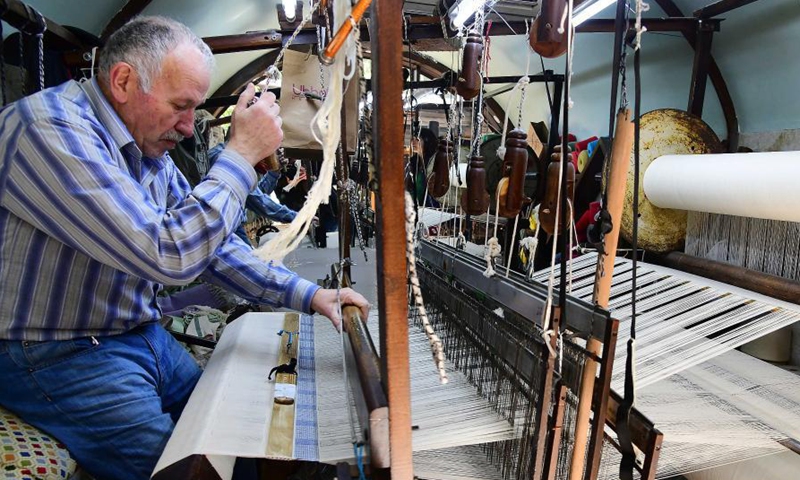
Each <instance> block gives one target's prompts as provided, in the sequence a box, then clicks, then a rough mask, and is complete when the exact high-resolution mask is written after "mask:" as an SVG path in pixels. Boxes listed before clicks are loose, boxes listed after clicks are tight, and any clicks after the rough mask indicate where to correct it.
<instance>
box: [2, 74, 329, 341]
mask: <svg viewBox="0 0 800 480" xmlns="http://www.w3.org/2000/svg"><path fill="white" fill-rule="evenodd" d="M255 181H256V175H255V172H254V170H253V168H252V167H251V166H250V165H249V164H248V163H247V162H246V161H245V159H244V158H242V157H241V156H240V155H238V154H237V153H236V152H234V151H232V150H230V149H228V150H225V151H224V152H223V153H222V154H221V155H220V157H219V159H218V160H217V162H216V163H215V165H214V167H213V168H212V169H211V170H210V171H209V172H208V175H207V176H206V178H205V179H204V181H203V182H202V183H201V184H200V185H198V186H197V187H196V188H195V189H194V190H191V188H190V186H189V184H188V182H187V181H186V179H185V178H184V177H183V175H182V174H181V173H180V172H179V171H178V169H177V168H176V167H175V165H174V164H173V163H172V161H171V159H170V158H169V156H168V155H164V156H163V157H161V158H155V159H154V158H147V157H144V156H142V152H141V151H140V150H139V148H138V147H137V146H136V144H135V143H134V140H133V137H132V136H131V134H130V132H128V130H127V129H126V127H125V125H124V124H123V123H122V121H121V120H120V118H119V117H118V116H117V114H116V112H115V111H114V109H113V108H112V107H111V105H110V104H109V103H108V101H107V100H106V99H105V97H104V96H103V94H102V92H101V91H100V88H99V87H98V85H97V83H96V81H94V80H92V81H89V82H85V83H77V82H72V81H71V82H67V83H64V84H62V85H60V86H58V87H54V88H50V89H47V90H44V91H42V92H39V93H37V94H35V95H31V96H29V97H26V98H24V99H22V100H19V101H17V102H15V103H13V104H11V105H9V106H8V107H6V108H5V109H3V110H2V111H1V112H0V339H10V340H64V339H70V338H76V337H85V336H89V335H95V336H103V335H112V334H118V333H122V332H125V331H128V330H130V329H131V328H133V327H135V326H137V325H140V324H142V323H147V322H154V321H158V320H159V319H160V318H161V311H160V310H159V307H158V304H157V302H156V295H157V294H158V292H159V290H161V289H162V287H163V285H165V284H166V285H181V284H186V283H189V282H191V281H193V280H194V279H196V278H198V277H201V278H203V279H204V280H206V281H208V282H210V283H213V284H215V285H218V286H220V287H223V288H225V289H227V290H229V291H231V292H233V293H235V294H237V295H239V296H241V297H243V298H245V299H248V300H250V301H253V302H262V303H267V304H271V305H275V306H285V307H288V308H293V309H297V310H301V311H304V312H308V311H310V308H311V298H312V297H313V295H314V293H315V292H316V290H317V289H318V288H319V287H317V286H316V285H314V284H313V283H311V282H309V281H307V280H304V279H301V278H300V277H298V276H297V275H296V274H294V273H293V272H291V271H289V270H287V269H286V268H284V267H283V266H282V265H268V264H266V263H265V262H263V261H262V260H260V259H258V258H257V257H255V256H254V255H253V254H252V251H251V249H250V247H248V246H246V245H245V244H244V243H243V242H242V241H241V240H239V239H238V238H237V237H236V236H235V235H231V233H232V232H233V231H234V229H235V228H236V226H237V224H238V222H239V219H240V218H241V217H240V216H241V212H242V205H243V204H244V201H245V198H246V197H247V194H248V192H249V191H250V190H251V188H252V187H253V186H254V185H255Z"/></svg>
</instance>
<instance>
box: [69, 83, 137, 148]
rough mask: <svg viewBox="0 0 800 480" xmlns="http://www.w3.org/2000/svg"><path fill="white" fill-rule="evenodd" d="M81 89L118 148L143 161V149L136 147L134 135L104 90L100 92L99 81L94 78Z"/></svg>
mask: <svg viewBox="0 0 800 480" xmlns="http://www.w3.org/2000/svg"><path fill="white" fill-rule="evenodd" d="M81 88H83V91H84V92H85V93H86V95H87V97H88V98H89V103H91V105H92V109H93V110H94V112H95V114H97V117H98V119H99V120H100V123H102V124H103V126H104V127H106V129H108V133H109V134H110V135H111V138H112V139H113V140H114V143H116V144H117V148H119V149H120V150H123V149H124V150H126V151H127V152H128V153H130V154H133V155H134V156H135V157H136V158H138V159H141V158H142V151H141V149H139V147H138V146H137V145H136V142H135V141H134V139H133V135H131V132H129V131H128V128H127V127H126V126H125V124H124V123H122V120H121V119H120V118H119V115H117V112H116V111H115V110H114V108H113V107H112V106H111V104H110V103H108V100H107V99H106V97H105V95H104V94H103V92H102V90H100V85H98V84H97V79H95V78H92V79H91V80H89V81H86V82H83V83H81Z"/></svg>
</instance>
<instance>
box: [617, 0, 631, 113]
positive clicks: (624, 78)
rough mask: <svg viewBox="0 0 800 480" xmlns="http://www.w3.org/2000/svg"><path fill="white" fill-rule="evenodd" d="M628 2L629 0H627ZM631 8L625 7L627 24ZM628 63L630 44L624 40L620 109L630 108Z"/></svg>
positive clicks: (621, 60) (620, 67)
mask: <svg viewBox="0 0 800 480" xmlns="http://www.w3.org/2000/svg"><path fill="white" fill-rule="evenodd" d="M625 1H626V3H627V0H625ZM628 11H629V8H625V22H626V23H625V24H626V25H627V24H628V23H627V22H628V21H629V16H628ZM627 63H628V46H627V45H626V44H625V42H624V41H623V42H622V55H620V57H619V75H620V77H622V85H621V87H620V88H621V90H622V93H621V98H620V109H622V110H626V109H627V108H628V105H629V102H628V79H627V75H626V64H627Z"/></svg>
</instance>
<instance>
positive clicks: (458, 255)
mask: <svg viewBox="0 0 800 480" xmlns="http://www.w3.org/2000/svg"><path fill="white" fill-rule="evenodd" d="M419 259H420V260H422V261H424V262H427V263H429V264H431V265H432V266H433V267H434V268H435V269H436V270H439V271H441V272H443V273H444V274H445V275H447V276H452V277H455V278H456V279H457V280H458V281H459V282H461V283H463V284H464V285H465V286H467V287H469V288H471V289H473V290H476V291H479V292H483V293H485V294H486V295H488V296H490V297H491V298H492V299H494V300H495V301H497V302H498V303H500V304H501V305H503V306H504V307H506V308H508V309H509V310H511V311H513V312H516V313H517V314H519V315H522V316H524V317H526V318H530V319H533V321H535V322H537V325H539V327H541V326H542V325H541V323H540V322H541V318H542V314H543V313H544V309H545V305H546V304H547V288H546V287H544V286H543V285H539V284H535V283H530V282H526V281H525V280H524V279H523V278H522V276H521V275H520V274H519V273H517V272H511V273H510V275H509V277H508V278H501V277H499V276H496V277H492V278H486V277H485V276H484V275H483V271H484V270H485V269H486V266H485V265H481V264H480V263H479V262H478V261H476V260H474V259H473V258H471V257H470V256H469V255H464V254H463V253H462V252H460V251H459V250H456V249H455V248H453V247H450V246H448V245H444V244H442V243H439V244H433V243H431V242H427V241H424V240H423V241H421V242H420V244H419ZM556 292H557V291H556ZM555 295H556V296H557V293H556V294H555ZM564 318H565V320H566V325H564V327H565V328H567V329H569V330H571V331H573V332H575V333H576V334H578V335H583V336H586V335H591V336H593V337H595V338H604V337H605V332H606V329H607V328H608V323H609V321H610V315H609V313H608V311H606V310H603V309H601V308H597V307H595V306H593V305H591V304H590V303H587V302H585V301H582V300H579V299H576V298H571V297H570V298H568V299H567V305H566V312H565V315H564Z"/></svg>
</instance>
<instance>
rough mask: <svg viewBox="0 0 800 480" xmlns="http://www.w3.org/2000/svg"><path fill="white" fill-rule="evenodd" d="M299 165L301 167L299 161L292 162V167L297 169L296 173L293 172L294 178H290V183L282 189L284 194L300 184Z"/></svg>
mask: <svg viewBox="0 0 800 480" xmlns="http://www.w3.org/2000/svg"><path fill="white" fill-rule="evenodd" d="M301 165H302V162H301V161H300V160H295V161H294V166H295V168H296V169H297V171H295V172H294V177H292V181H291V182H289V183H287V184H286V185H285V186H284V187H283V191H284V192H290V191H292V189H293V188H294V187H295V186H296V185H297V184H298V183H299V182H300V166H301Z"/></svg>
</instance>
